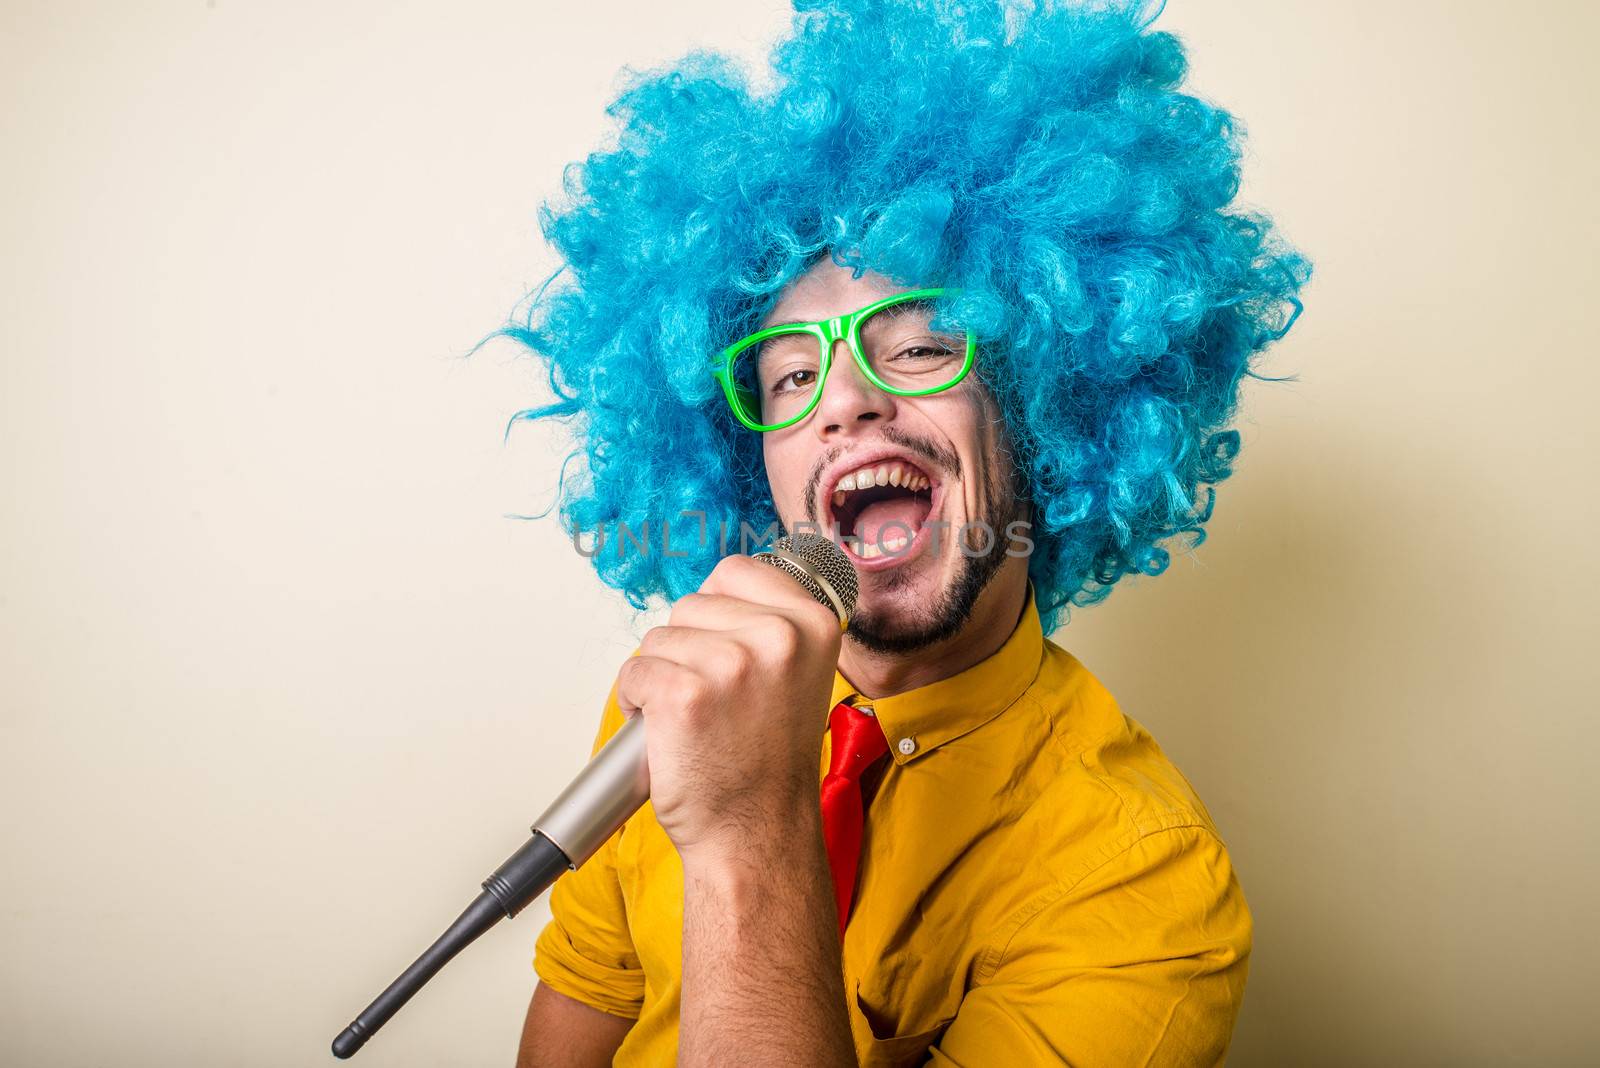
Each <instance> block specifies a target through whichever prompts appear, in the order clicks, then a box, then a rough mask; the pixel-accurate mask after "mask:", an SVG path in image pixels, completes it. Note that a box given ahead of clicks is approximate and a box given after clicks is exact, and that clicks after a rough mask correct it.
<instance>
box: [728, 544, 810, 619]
mask: <svg viewBox="0 0 1600 1068" xmlns="http://www.w3.org/2000/svg"><path fill="white" fill-rule="evenodd" d="M700 592H701V593H711V594H728V595H731V596H735V597H740V598H743V599H744V600H747V601H756V602H758V603H761V604H770V605H772V606H773V607H774V608H798V607H802V606H804V605H807V604H813V603H815V602H814V601H813V599H812V597H811V595H810V594H809V593H807V592H806V591H805V589H804V588H803V587H802V586H801V585H800V584H799V583H798V582H796V581H795V580H794V577H793V576H792V575H790V574H788V573H787V572H785V571H782V570H780V569H779V568H776V567H773V566H772V565H771V564H768V563H762V562H761V560H760V559H758V558H757V557H754V556H728V557H724V558H723V559H721V560H719V561H718V562H717V566H716V567H714V568H712V570H711V574H710V575H708V576H707V577H706V580H705V582H704V583H702V584H701V586H700Z"/></svg>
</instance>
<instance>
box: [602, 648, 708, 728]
mask: <svg viewBox="0 0 1600 1068" xmlns="http://www.w3.org/2000/svg"><path fill="white" fill-rule="evenodd" d="M699 687H700V682H699V676H698V675H696V674H695V672H694V671H692V670H691V669H689V668H687V667H685V666H684V665H682V664H678V663H674V662H673V661H671V660H663V659H661V658H660V657H655V656H645V655H644V654H642V653H641V654H640V655H638V656H630V657H629V658H628V659H627V662H625V663H624V664H623V665H622V668H621V670H619V671H618V672H617V707H618V708H619V709H621V710H622V713H623V715H628V716H631V715H634V714H636V713H645V714H648V713H649V712H650V711H651V710H652V709H658V708H682V707H684V706H685V705H686V704H688V703H689V702H691V701H692V700H693V699H694V697H695V695H696V694H697V693H698V691H699Z"/></svg>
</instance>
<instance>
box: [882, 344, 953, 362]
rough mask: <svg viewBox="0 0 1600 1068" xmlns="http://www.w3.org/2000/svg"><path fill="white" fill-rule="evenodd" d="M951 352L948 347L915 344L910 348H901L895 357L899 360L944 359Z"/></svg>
mask: <svg viewBox="0 0 1600 1068" xmlns="http://www.w3.org/2000/svg"><path fill="white" fill-rule="evenodd" d="M951 354H952V350H951V349H947V348H944V347H942V346H930V345H913V346H911V347H910V348H906V349H901V350H900V351H899V352H897V353H895V355H894V358H895V359H897V360H929V359H936V360H942V359H945V358H947V357H949V356H950V355H951Z"/></svg>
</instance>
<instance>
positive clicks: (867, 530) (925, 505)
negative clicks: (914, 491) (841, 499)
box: [855, 496, 930, 545]
mask: <svg viewBox="0 0 1600 1068" xmlns="http://www.w3.org/2000/svg"><path fill="white" fill-rule="evenodd" d="M929 508H930V502H929V501H928V500H926V499H925V498H921V497H911V496H902V497H890V498H889V499H888V500H884V501H873V502H872V503H871V504H869V505H867V506H866V507H864V508H862V509H861V514H860V515H858V516H856V530H855V533H856V537H858V538H860V539H861V543H862V544H863V545H881V544H883V543H884V542H893V541H896V540H898V539H900V538H905V539H906V540H907V541H910V540H911V538H912V537H914V536H915V535H916V533H917V529H918V528H919V527H921V526H922V521H923V520H924V519H927V518H928V511H929ZM885 527H887V528H888V529H887V530H886V529H884V528H885Z"/></svg>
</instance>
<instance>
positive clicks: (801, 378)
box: [772, 368, 817, 393]
mask: <svg viewBox="0 0 1600 1068" xmlns="http://www.w3.org/2000/svg"><path fill="white" fill-rule="evenodd" d="M816 380H817V372H815V371H812V370H809V369H807V368H802V369H800V370H798V371H790V372H789V373H788V374H786V375H784V376H783V377H782V378H780V379H778V380H777V381H776V382H774V383H772V392H774V393H787V392H789V391H791V390H796V389H805V388H806V387H807V386H809V385H811V383H813V382H815V381H816Z"/></svg>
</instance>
